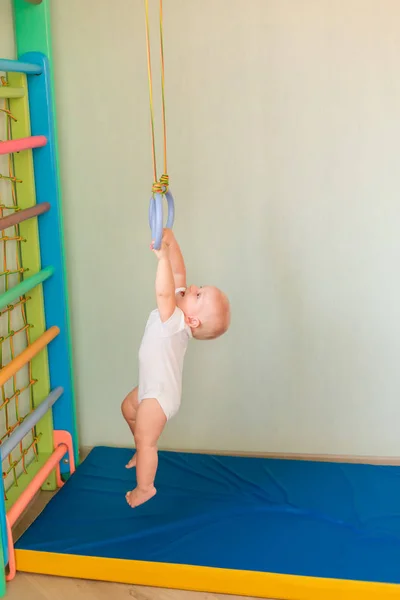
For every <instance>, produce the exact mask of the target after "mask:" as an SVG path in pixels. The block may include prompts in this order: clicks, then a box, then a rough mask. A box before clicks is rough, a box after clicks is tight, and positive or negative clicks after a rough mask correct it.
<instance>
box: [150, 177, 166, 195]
mask: <svg viewBox="0 0 400 600" xmlns="http://www.w3.org/2000/svg"><path fill="white" fill-rule="evenodd" d="M168 186H169V177H168V175H161V177H160V181H156V182H155V183H153V187H152V192H153V194H166V193H167V192H168Z"/></svg>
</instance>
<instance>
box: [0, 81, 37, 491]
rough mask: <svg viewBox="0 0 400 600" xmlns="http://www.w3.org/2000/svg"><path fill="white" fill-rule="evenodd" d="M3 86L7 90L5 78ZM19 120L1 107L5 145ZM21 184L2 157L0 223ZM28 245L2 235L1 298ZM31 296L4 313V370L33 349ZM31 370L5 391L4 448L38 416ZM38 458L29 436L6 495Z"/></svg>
mask: <svg viewBox="0 0 400 600" xmlns="http://www.w3.org/2000/svg"><path fill="white" fill-rule="evenodd" d="M0 84H1V85H7V81H6V79H5V77H1V78H0ZM13 120H15V117H14V116H13V114H12V113H11V112H10V106H9V101H8V100H4V102H3V105H2V106H1V105H0V141H5V140H9V139H11V124H12V121H13ZM20 183H22V182H20V181H19V180H18V179H17V178H16V176H15V169H14V160H13V155H12V154H9V155H6V156H0V218H1V217H5V216H7V215H9V214H13V213H14V212H16V211H18V210H19V207H18V204H17V186H18V185H19V184H20ZM24 242H25V240H24V238H23V237H21V235H20V231H19V226H18V225H15V226H13V227H10V228H9V229H6V230H4V231H1V232H0V294H2V293H4V292H5V291H7V290H9V289H11V288H13V287H15V286H16V285H17V284H18V283H20V282H21V281H22V279H23V277H24V273H25V271H26V269H24V267H23V264H22V253H21V246H22V244H23V243H24ZM29 300H30V297H29V296H21V297H20V298H19V299H18V300H17V301H16V302H15V303H13V304H10V305H8V306H6V307H4V308H2V309H1V310H0V368H3V367H4V366H5V365H7V364H8V363H9V362H11V361H12V360H13V359H14V357H15V356H17V355H18V354H20V353H21V352H22V350H23V349H24V348H26V347H27V346H28V345H29V344H30V329H31V327H32V325H30V324H29V322H28V317H27V304H28V303H29ZM35 383H36V381H35V380H34V379H33V377H32V364H31V362H29V363H28V364H27V365H26V366H25V367H23V368H22V369H19V371H18V372H17V373H16V374H15V375H14V376H13V377H11V378H10V380H9V381H7V382H6V384H5V385H4V386H3V387H1V388H0V390H1V391H0V446H1V444H3V443H4V441H5V440H6V439H7V438H8V437H9V436H10V435H11V434H12V433H13V431H14V430H15V429H16V428H17V427H18V426H19V425H20V424H21V423H22V422H23V420H24V419H25V418H26V417H27V415H29V414H30V413H31V412H32V411H33V386H34V385H35ZM37 455H38V437H37V436H36V432H35V430H32V431H31V432H30V433H29V434H28V435H26V436H25V437H24V438H23V440H22V441H21V442H20V444H19V445H18V446H17V447H16V448H15V449H14V450H13V452H11V454H10V455H9V456H8V457H7V458H6V459H5V460H4V461H3V464H2V473H3V481H4V489H5V493H6V499H7V493H9V491H10V489H11V488H12V487H14V486H16V487H18V478H19V477H20V475H21V474H22V473H27V469H28V467H29V465H30V464H31V463H32V461H34V460H35V459H36V458H37Z"/></svg>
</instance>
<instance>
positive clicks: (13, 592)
mask: <svg viewBox="0 0 400 600" xmlns="http://www.w3.org/2000/svg"><path fill="white" fill-rule="evenodd" d="M23 598H29V600H110V598H112V600H128V599H130V600H132V599H133V600H217V599H218V600H222V598H223V599H224V600H229V599H231V600H246V598H247V600H254V599H250V597H249V596H247V597H246V598H245V597H244V596H240V598H239V596H221V595H220V594H201V593H199V594H198V593H196V592H179V591H176V590H162V589H156V588H145V587H136V586H133V585H121V584H118V583H100V582H98V581H79V580H76V579H62V578H59V577H45V576H43V575H29V574H24V573H20V574H18V575H17V577H16V578H15V580H14V581H13V582H11V583H10V584H9V587H8V589H7V600H23Z"/></svg>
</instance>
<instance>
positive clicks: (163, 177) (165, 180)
mask: <svg viewBox="0 0 400 600" xmlns="http://www.w3.org/2000/svg"><path fill="white" fill-rule="evenodd" d="M160 183H161V185H162V186H163V188H164V194H166V193H167V192H168V188H169V177H168V175H166V174H164V175H161V177H160Z"/></svg>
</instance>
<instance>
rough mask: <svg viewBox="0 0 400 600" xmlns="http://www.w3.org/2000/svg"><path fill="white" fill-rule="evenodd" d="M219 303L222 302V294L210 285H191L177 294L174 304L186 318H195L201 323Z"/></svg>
mask: <svg viewBox="0 0 400 600" xmlns="http://www.w3.org/2000/svg"><path fill="white" fill-rule="evenodd" d="M219 302H222V292H221V291H220V290H219V289H218V288H216V287H213V286H211V285H206V286H204V287H197V285H191V286H189V287H188V288H186V290H185V291H184V292H180V294H178V297H177V302H176V303H177V306H179V308H180V309H181V310H182V311H183V313H184V314H185V316H186V317H194V318H197V319H199V321H200V322H201V323H202V322H204V320H205V319H206V317H207V315H209V314H211V313H213V312H215V311H214V309H215V308H218V303H219Z"/></svg>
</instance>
